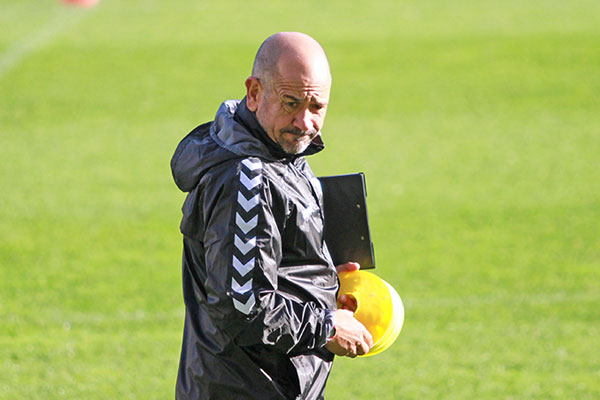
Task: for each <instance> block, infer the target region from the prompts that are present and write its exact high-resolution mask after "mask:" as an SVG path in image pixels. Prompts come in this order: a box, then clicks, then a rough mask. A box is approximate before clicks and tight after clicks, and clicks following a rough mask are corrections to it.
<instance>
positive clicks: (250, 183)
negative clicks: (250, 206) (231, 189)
mask: <svg viewBox="0 0 600 400" xmlns="http://www.w3.org/2000/svg"><path fill="white" fill-rule="evenodd" d="M261 178H262V175H256V176H255V177H254V178H252V179H250V178H248V176H246V174H245V173H244V171H241V172H240V182H242V184H243V185H244V186H245V187H246V189H248V190H252V189H254V188H255V187H257V186H258V185H259V184H260V180H261Z"/></svg>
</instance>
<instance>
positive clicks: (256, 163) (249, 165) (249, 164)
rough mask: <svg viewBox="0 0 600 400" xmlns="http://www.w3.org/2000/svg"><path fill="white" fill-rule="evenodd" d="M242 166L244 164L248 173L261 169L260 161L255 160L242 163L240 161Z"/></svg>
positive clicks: (246, 160)
mask: <svg viewBox="0 0 600 400" xmlns="http://www.w3.org/2000/svg"><path fill="white" fill-rule="evenodd" d="M242 164H244V166H245V167H246V168H248V169H249V170H250V171H256V170H257V169H260V168H261V167H262V163H261V162H260V160H256V161H254V162H253V161H251V160H250V159H245V160H244V161H242Z"/></svg>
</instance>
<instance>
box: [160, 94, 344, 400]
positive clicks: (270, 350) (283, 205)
mask: <svg viewBox="0 0 600 400" xmlns="http://www.w3.org/2000/svg"><path fill="white" fill-rule="evenodd" d="M322 147H323V146H322V142H320V137H318V138H317V139H316V140H315V141H313V143H312V144H311V145H310V146H309V148H308V149H307V150H306V151H305V152H304V153H303V154H302V155H300V156H289V155H287V154H285V153H284V152H283V151H282V149H281V147H280V146H279V145H277V144H276V143H275V142H273V141H271V140H270V139H269V138H268V136H267V134H266V132H265V131H264V130H263V129H262V128H261V127H260V125H259V124H258V121H257V120H256V116H255V115H254V113H252V112H250V111H249V110H248V109H247V108H246V104H245V100H242V101H241V102H239V101H235V100H230V101H226V102H224V103H223V104H222V105H221V107H220V108H219V111H218V112H217V115H216V117H215V120H214V121H213V122H212V123H208V124H204V125H200V126H199V127H197V128H196V129H194V130H193V131H192V132H191V133H190V134H189V135H187V136H186V137H185V138H184V139H183V140H182V141H181V143H180V144H179V146H178V147H177V150H176V151H175V154H174V155H173V158H172V160H171V168H172V172H173V177H174V179H175V182H176V184H177V185H178V187H179V188H180V189H181V190H182V191H184V192H188V195H187V197H186V200H185V203H184V205H183V208H182V211H183V218H182V221H181V232H182V233H183V295H184V301H185V306H186V316H185V327H184V333H183V344H182V350H181V360H180V365H179V374H178V378H177V387H176V398H177V399H179V400H183V399H227V400H232V399H261V400H268V399H322V398H323V392H324V388H325V382H326V380H327V377H328V375H329V371H330V368H331V363H332V360H333V355H332V354H331V353H330V352H329V351H327V350H326V349H325V348H324V347H323V346H324V345H325V343H326V339H327V334H328V333H329V332H330V330H331V328H332V326H333V312H332V311H331V310H334V309H335V307H336V306H335V301H336V293H337V289H338V278H337V274H336V272H335V267H334V266H333V264H332V262H331V257H330V255H329V252H328V251H327V248H326V246H325V244H324V241H323V215H322V193H321V187H320V184H319V182H318V180H317V179H316V178H315V177H314V175H313V173H312V171H311V170H310V168H309V166H308V164H307V162H306V160H305V158H304V156H306V155H310V154H313V153H315V152H317V151H320V150H321V149H322Z"/></svg>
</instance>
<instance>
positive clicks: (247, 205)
mask: <svg viewBox="0 0 600 400" xmlns="http://www.w3.org/2000/svg"><path fill="white" fill-rule="evenodd" d="M238 203H239V204H240V206H242V208H243V209H244V210H246V212H248V211H250V210H251V209H253V208H254V207H256V206H257V205H258V204H259V203H260V195H258V194H257V195H256V196H254V197H251V198H250V200H248V199H246V197H245V196H244V195H243V194H242V193H241V192H238Z"/></svg>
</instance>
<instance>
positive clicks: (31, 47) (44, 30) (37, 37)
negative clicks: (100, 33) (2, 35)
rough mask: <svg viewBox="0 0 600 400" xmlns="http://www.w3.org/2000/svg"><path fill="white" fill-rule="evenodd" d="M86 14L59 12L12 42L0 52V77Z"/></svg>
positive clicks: (87, 13)
mask: <svg viewBox="0 0 600 400" xmlns="http://www.w3.org/2000/svg"><path fill="white" fill-rule="evenodd" d="M73 11H76V10H73ZM77 11H83V10H77ZM86 15H89V10H86V11H83V12H78V13H76V14H74V13H71V12H69V13H60V15H58V16H57V17H55V18H53V19H52V20H50V21H49V22H48V23H47V24H46V25H44V26H42V27H41V29H39V30H37V31H35V32H33V33H32V34H30V35H29V36H26V37H24V38H22V39H21V40H19V41H17V42H16V43H14V44H13V45H12V46H10V47H9V48H8V49H6V51H4V52H3V53H2V54H0V79H2V78H3V77H4V75H5V74H6V73H7V72H8V71H10V70H11V69H12V68H14V67H16V66H17V65H18V64H19V63H20V62H21V61H23V60H24V59H25V58H26V57H27V56H29V55H30V54H32V53H35V52H36V51H37V50H39V49H41V48H42V47H43V46H44V45H47V44H49V43H50V42H52V40H54V39H56V38H57V37H58V36H59V35H60V34H61V33H62V32H65V31H66V30H67V29H68V28H71V27H73V26H75V25H76V24H77V23H79V22H81V20H82V19H83V17H84V16H86Z"/></svg>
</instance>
